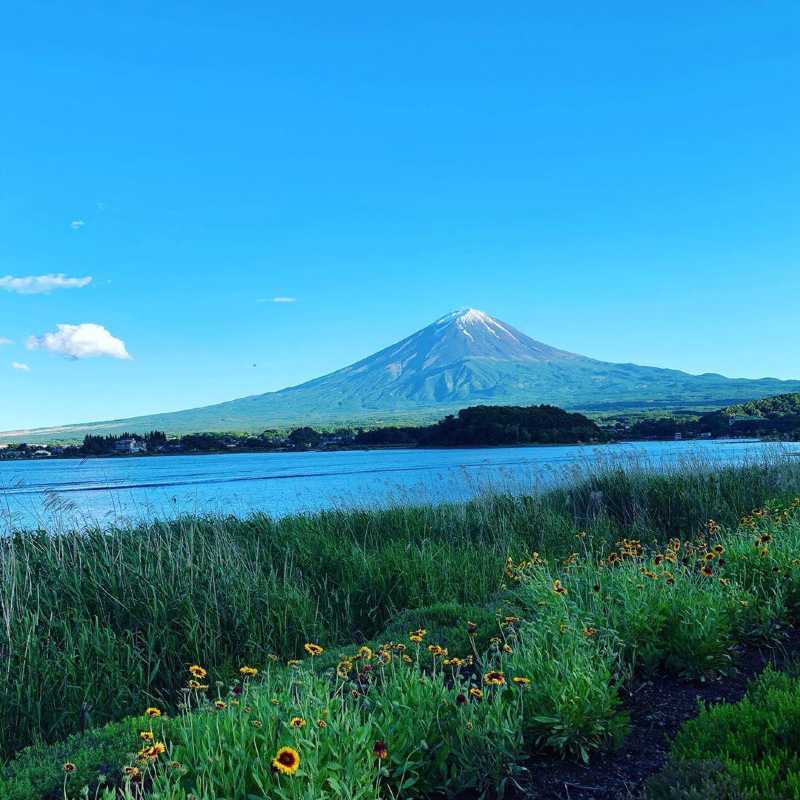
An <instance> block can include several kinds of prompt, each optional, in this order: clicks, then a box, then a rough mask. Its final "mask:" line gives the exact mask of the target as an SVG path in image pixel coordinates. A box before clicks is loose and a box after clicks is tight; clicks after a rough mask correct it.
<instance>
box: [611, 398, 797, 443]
mask: <svg viewBox="0 0 800 800" xmlns="http://www.w3.org/2000/svg"><path fill="white" fill-rule="evenodd" d="M615 435H616V436H617V438H629V439H674V438H676V436H678V435H680V437H681V438H698V437H703V436H705V437H710V438H720V437H725V436H731V437H754V438H756V437H762V438H777V439H788V440H800V393H792V394H782V395H776V396H774V397H767V398H765V399H763V400H751V401H749V402H747V403H738V404H736V405H732V406H727V407H726V408H722V409H720V410H718V411H710V412H708V413H703V414H695V415H693V416H692V417H690V418H678V417H660V418H656V419H642V420H637V421H636V422H634V423H632V424H631V425H629V426H625V425H618V426H617V429H616V430H615Z"/></svg>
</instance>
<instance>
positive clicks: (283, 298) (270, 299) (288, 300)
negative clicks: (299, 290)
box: [258, 297, 297, 303]
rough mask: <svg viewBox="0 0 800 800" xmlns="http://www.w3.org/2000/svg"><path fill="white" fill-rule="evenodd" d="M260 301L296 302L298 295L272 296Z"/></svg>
mask: <svg viewBox="0 0 800 800" xmlns="http://www.w3.org/2000/svg"><path fill="white" fill-rule="evenodd" d="M258 302H259V303H296V302H297V298H296V297H271V298H269V299H265V300H259V301H258Z"/></svg>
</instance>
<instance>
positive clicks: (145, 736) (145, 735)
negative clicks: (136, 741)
mask: <svg viewBox="0 0 800 800" xmlns="http://www.w3.org/2000/svg"><path fill="white" fill-rule="evenodd" d="M139 738H140V739H142V740H143V741H145V742H152V741H153V739H155V738H156V737H155V736H153V731H140V733H139Z"/></svg>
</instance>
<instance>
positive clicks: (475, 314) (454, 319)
mask: <svg viewBox="0 0 800 800" xmlns="http://www.w3.org/2000/svg"><path fill="white" fill-rule="evenodd" d="M436 324H437V325H455V326H456V328H457V329H458V331H459V332H460V333H462V334H463V335H464V336H466V337H468V338H469V339H474V337H473V335H472V333H470V331H469V329H468V328H469V327H472V326H475V325H483V327H484V328H486V330H487V331H488V332H489V333H491V334H492V336H494V337H495V338H496V339H499V338H500V334H504V335H505V336H507V337H508V338H509V339H511V340H513V341H515V342H519V339H518V338H517V337H516V336H515V335H514V334H513V333H512V332H511V331H510V330H508V328H506V327H505V326H504V325H501V324H500V323H499V322H498V321H497V320H496V319H495V318H494V317H492V316H489V314H487V313H486V312H485V311H480V310H479V309H477V308H462V309H459V310H458V311H451V312H450V313H449V314H446V315H445V316H443V317H441V318H440V319H438V320H436Z"/></svg>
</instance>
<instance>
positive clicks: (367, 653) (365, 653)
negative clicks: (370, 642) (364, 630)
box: [358, 645, 372, 661]
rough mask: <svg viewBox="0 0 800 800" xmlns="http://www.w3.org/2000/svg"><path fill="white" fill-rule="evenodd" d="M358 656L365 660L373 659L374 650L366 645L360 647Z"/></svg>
mask: <svg viewBox="0 0 800 800" xmlns="http://www.w3.org/2000/svg"><path fill="white" fill-rule="evenodd" d="M358 657H359V658H361V659H363V660H364V661H371V660H372V650H370V649H369V647H367V646H366V645H364V646H363V647H359V648H358Z"/></svg>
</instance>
